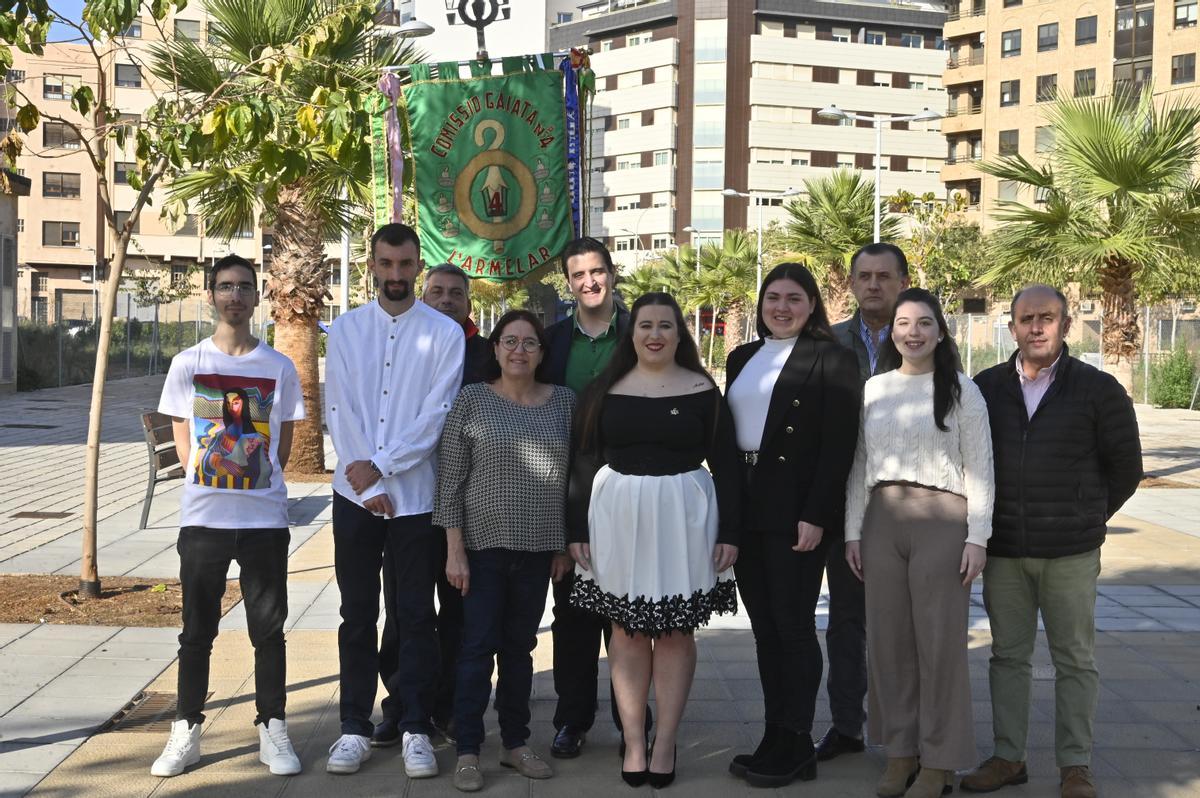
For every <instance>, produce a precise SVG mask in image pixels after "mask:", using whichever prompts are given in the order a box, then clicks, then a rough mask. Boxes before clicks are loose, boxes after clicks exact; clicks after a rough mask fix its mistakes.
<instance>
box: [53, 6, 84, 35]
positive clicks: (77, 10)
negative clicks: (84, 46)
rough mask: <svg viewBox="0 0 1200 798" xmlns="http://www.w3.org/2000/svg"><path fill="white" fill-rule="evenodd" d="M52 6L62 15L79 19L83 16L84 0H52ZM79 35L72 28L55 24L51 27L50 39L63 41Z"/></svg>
mask: <svg viewBox="0 0 1200 798" xmlns="http://www.w3.org/2000/svg"><path fill="white" fill-rule="evenodd" d="M50 7H51V8H53V9H54V10H55V11H57V12H58V13H59V14H60V15H62V16H64V17H66V18H68V19H72V20H75V21H78V20H80V19H82V18H83V0H51V3H50ZM72 35H78V34H76V32H75V31H74V30H72V29H71V28H68V27H65V26H63V25H55V26H54V27H52V28H51V29H50V41H52V42H61V41H63V40H64V39H69V38H71V36H72Z"/></svg>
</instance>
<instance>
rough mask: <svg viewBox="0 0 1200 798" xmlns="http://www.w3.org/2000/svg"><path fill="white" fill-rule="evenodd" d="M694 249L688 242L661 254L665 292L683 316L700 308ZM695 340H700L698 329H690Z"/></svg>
mask: <svg viewBox="0 0 1200 798" xmlns="http://www.w3.org/2000/svg"><path fill="white" fill-rule="evenodd" d="M696 255H697V253H696V250H695V248H694V247H692V245H690V244H684V245H682V246H679V247H676V248H675V249H673V250H668V251H667V252H664V253H663V256H662V265H661V269H662V273H663V279H664V284H665V285H666V286H667V293H669V294H671V296H673V297H675V301H676V302H678V303H679V307H680V309H682V310H683V313H684V315H685V316H689V314H692V313H694V312H695V311H696V310H697V309H698V308H700V306H701V303H700V301H699V275H698V273H697V269H696V260H697V258H696ZM692 334H693V335H694V336H695V338H696V342H697V343H699V342H700V330H698V329H696V330H692Z"/></svg>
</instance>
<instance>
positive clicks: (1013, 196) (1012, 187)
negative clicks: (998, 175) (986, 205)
mask: <svg viewBox="0 0 1200 798" xmlns="http://www.w3.org/2000/svg"><path fill="white" fill-rule="evenodd" d="M998 188H999V191H998V192H997V194H996V197H997V198H998V199H1002V200H1009V201H1010V202H1016V200H1017V197H1018V195H1019V194H1020V191H1021V184H1020V183H1018V182H1017V181H1015V180H1001V181H1000V185H999V187H998Z"/></svg>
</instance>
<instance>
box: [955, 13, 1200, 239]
mask: <svg viewBox="0 0 1200 798" xmlns="http://www.w3.org/2000/svg"><path fill="white" fill-rule="evenodd" d="M1196 12H1197V2H1196V0H1165V2H1157V3H1155V2H1152V0H1138V1H1137V2H1132V1H1131V0H1116V2H1115V3H1114V2H1111V1H1110V2H1108V3H1103V2H1094V0H1042V1H1041V2H1035V1H1034V0H960V1H959V2H958V3H956V4H955V5H953V6H951V8H950V13H949V16H948V17H947V20H946V28H945V37H946V46H947V56H948V60H947V64H946V71H945V73H944V77H943V83H944V84H945V86H946V90H947V94H948V95H949V103H950V111H949V115H948V117H947V119H946V120H945V121H944V122H943V123H942V130H943V132H944V133H945V135H946V144H947V148H948V152H947V159H946V165H945V167H944V168H943V169H942V179H943V181H944V182H945V183H946V188H947V192H948V193H961V194H963V195H964V196H965V197H967V200H968V202H969V205H970V208H971V210H972V215H973V216H974V217H975V218H976V219H977V220H978V221H979V222H980V223H981V224H982V225H983V227H984V229H985V230H987V229H990V228H992V227H994V225H995V222H994V221H993V220H992V219H991V213H992V212H993V211H994V210H995V208H996V202H997V200H1000V199H1019V200H1021V201H1023V202H1030V201H1035V198H1033V197H1025V196H1022V195H1021V194H1020V192H1019V190H1018V188H1017V186H1016V185H1014V184H1011V183H1008V182H1006V181H999V180H997V179H996V178H993V177H990V176H987V175H984V174H982V173H981V172H980V171H979V170H978V169H977V168H976V166H977V165H978V162H979V161H981V160H986V159H991V158H995V157H997V156H999V155H1004V154H1008V153H1020V154H1021V155H1023V156H1025V157H1026V158H1028V159H1030V160H1031V161H1035V162H1036V160H1037V159H1038V158H1039V157H1043V154H1044V153H1045V152H1047V151H1048V150H1049V149H1050V147H1051V146H1052V145H1053V141H1054V138H1053V131H1052V130H1051V128H1050V127H1049V126H1047V125H1046V122H1045V116H1044V114H1043V113H1042V112H1041V109H1042V108H1045V107H1046V106H1045V104H1046V103H1049V102H1050V101H1052V100H1053V99H1055V98H1056V97H1057V96H1061V95H1064V94H1066V95H1069V96H1074V97H1084V96H1091V95H1103V94H1108V93H1110V92H1112V91H1113V89H1114V87H1135V88H1139V89H1149V90H1151V91H1153V92H1154V93H1155V94H1163V95H1165V94H1168V93H1174V92H1179V91H1186V92H1191V91H1193V90H1194V89H1195V86H1196V52H1197V50H1200V28H1197V25H1196V22H1197V13H1196ZM1039 106H1040V107H1039Z"/></svg>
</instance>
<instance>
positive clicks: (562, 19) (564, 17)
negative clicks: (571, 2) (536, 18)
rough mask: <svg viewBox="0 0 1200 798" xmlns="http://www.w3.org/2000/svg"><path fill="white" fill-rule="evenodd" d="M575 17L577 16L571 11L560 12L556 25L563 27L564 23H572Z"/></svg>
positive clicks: (556, 18)
mask: <svg viewBox="0 0 1200 798" xmlns="http://www.w3.org/2000/svg"><path fill="white" fill-rule="evenodd" d="M574 17H575V14H573V13H572V12H570V11H559V12H558V15H557V16H556V17H555V19H554V21H555V22H556V23H558V24H559V25H562V24H564V23H567V22H570V21H571V20H572V19H574Z"/></svg>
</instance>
